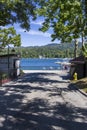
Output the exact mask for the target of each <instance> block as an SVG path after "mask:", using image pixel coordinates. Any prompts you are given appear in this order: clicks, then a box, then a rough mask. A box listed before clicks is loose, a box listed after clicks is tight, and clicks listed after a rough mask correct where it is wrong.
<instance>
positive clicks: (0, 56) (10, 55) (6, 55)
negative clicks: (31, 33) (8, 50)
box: [0, 54, 18, 58]
mask: <svg viewBox="0 0 87 130" xmlns="http://www.w3.org/2000/svg"><path fill="white" fill-rule="evenodd" d="M8 56H9V57H12V56H15V57H18V55H17V54H5V55H0V58H2V57H8Z"/></svg>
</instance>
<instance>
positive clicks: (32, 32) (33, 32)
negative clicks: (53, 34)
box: [28, 30, 50, 37]
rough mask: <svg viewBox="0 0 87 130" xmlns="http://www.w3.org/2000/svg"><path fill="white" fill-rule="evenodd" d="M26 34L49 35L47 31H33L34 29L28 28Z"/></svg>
mask: <svg viewBox="0 0 87 130" xmlns="http://www.w3.org/2000/svg"><path fill="white" fill-rule="evenodd" d="M28 34H30V35H40V36H43V37H50V33H48V32H45V33H43V32H40V31H35V30H30V31H29V32H28Z"/></svg>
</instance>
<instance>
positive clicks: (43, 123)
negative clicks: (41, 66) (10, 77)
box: [0, 71, 87, 130]
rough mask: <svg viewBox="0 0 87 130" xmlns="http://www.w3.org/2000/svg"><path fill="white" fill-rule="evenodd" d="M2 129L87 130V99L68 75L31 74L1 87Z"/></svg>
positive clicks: (54, 73)
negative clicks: (76, 88) (71, 82)
mask: <svg viewBox="0 0 87 130" xmlns="http://www.w3.org/2000/svg"><path fill="white" fill-rule="evenodd" d="M0 130H87V98H86V97H84V96H83V95H82V94H80V93H79V92H78V91H77V90H75V89H74V88H73V87H72V86H71V85H70V82H69V80H68V79H67V73H66V72H61V71H58V72H57V71H56V72H51V73H48V72H44V73H43V72H42V73H41V72H40V73H38V72H37V73H27V74H26V75H25V76H23V77H22V78H20V79H18V80H17V81H15V82H12V83H10V84H7V85H4V86H2V87H0Z"/></svg>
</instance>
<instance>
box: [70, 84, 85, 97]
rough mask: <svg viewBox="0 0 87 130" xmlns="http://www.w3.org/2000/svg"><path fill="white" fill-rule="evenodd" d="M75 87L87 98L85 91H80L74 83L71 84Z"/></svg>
mask: <svg viewBox="0 0 87 130" xmlns="http://www.w3.org/2000/svg"><path fill="white" fill-rule="evenodd" d="M71 84H72V85H73V87H75V88H76V90H78V91H79V92H80V93H81V94H82V95H84V96H85V97H87V93H85V92H84V91H82V90H81V89H79V88H78V87H77V86H76V85H74V84H73V83H71Z"/></svg>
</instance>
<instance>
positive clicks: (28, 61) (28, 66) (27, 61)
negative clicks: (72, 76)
mask: <svg viewBox="0 0 87 130" xmlns="http://www.w3.org/2000/svg"><path fill="white" fill-rule="evenodd" d="M65 61H66V62H68V61H69V59H67V58H65V59H64V58H57V59H55V58H44V59H39V58H35V59H34V58H22V59H21V69H22V70H61V69H62V65H61V64H56V62H65Z"/></svg>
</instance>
